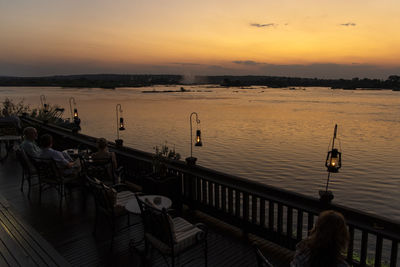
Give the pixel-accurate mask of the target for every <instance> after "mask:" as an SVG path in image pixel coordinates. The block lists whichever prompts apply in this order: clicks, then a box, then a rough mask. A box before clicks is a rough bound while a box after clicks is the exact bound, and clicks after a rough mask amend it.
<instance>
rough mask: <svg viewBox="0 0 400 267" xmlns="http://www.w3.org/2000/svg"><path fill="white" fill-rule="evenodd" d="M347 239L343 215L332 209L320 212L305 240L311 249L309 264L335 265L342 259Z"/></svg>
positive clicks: (347, 233)
mask: <svg viewBox="0 0 400 267" xmlns="http://www.w3.org/2000/svg"><path fill="white" fill-rule="evenodd" d="M348 239H349V232H348V229H347V226H346V221H345V219H344V217H343V215H342V214H341V213H339V212H336V211H333V210H326V211H323V212H321V213H320V215H319V217H318V220H317V223H316V224H315V226H314V228H313V229H312V230H311V231H310V236H309V238H308V240H307V246H308V248H309V249H310V251H311V257H310V266H336V264H337V263H338V261H340V260H342V259H343V258H342V257H343V254H344V252H345V251H346V248H347V243H348ZM321 264H322V265H321Z"/></svg>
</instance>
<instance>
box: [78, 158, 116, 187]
mask: <svg viewBox="0 0 400 267" xmlns="http://www.w3.org/2000/svg"><path fill="white" fill-rule="evenodd" d="M82 162H83V169H84V171H85V173H86V175H87V176H89V177H96V178H97V179H98V180H100V181H102V182H103V183H105V184H112V185H115V184H117V183H119V181H118V177H119V176H120V174H121V172H122V168H118V169H117V170H115V169H114V165H113V162H112V159H111V157H109V158H99V159H90V160H89V159H83V161H82Z"/></svg>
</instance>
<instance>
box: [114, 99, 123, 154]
mask: <svg viewBox="0 0 400 267" xmlns="http://www.w3.org/2000/svg"><path fill="white" fill-rule="evenodd" d="M115 112H116V115H117V140H115V144H116V145H117V146H119V147H121V146H122V144H123V140H122V139H120V138H119V131H124V130H125V124H124V118H123V117H122V106H121V104H117V106H116V107H115Z"/></svg>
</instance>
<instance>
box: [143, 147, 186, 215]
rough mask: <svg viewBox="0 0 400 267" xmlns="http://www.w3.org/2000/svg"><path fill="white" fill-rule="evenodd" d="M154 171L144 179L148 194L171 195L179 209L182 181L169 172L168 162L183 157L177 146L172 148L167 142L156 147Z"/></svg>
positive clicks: (145, 190)
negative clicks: (176, 149) (177, 150)
mask: <svg viewBox="0 0 400 267" xmlns="http://www.w3.org/2000/svg"><path fill="white" fill-rule="evenodd" d="M154 151H155V154H154V156H153V162H152V163H153V172H152V174H150V175H148V176H146V177H145V178H144V179H143V191H144V192H145V193H148V194H155V195H163V196H166V197H169V198H170V199H171V200H172V202H173V207H174V208H178V209H179V206H180V205H179V203H180V197H179V196H180V194H181V182H180V180H179V177H177V176H176V175H173V174H170V173H168V168H167V163H168V162H169V161H172V160H179V159H180V158H181V156H180V154H179V153H176V152H175V148H173V149H170V148H169V147H168V145H167V142H165V143H164V145H162V146H161V147H158V146H156V147H154Z"/></svg>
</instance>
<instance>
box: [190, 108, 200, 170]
mask: <svg viewBox="0 0 400 267" xmlns="http://www.w3.org/2000/svg"><path fill="white" fill-rule="evenodd" d="M193 115H196V125H197V130H196V141H195V144H194V145H195V146H203V142H202V141H201V130H200V120H199V115H198V114H197V113H196V112H192V113H191V114H190V117H189V121H190V157H187V158H186V163H187V164H188V165H195V164H196V160H197V158H195V157H193V125H192V121H193V120H192V116H193Z"/></svg>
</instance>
